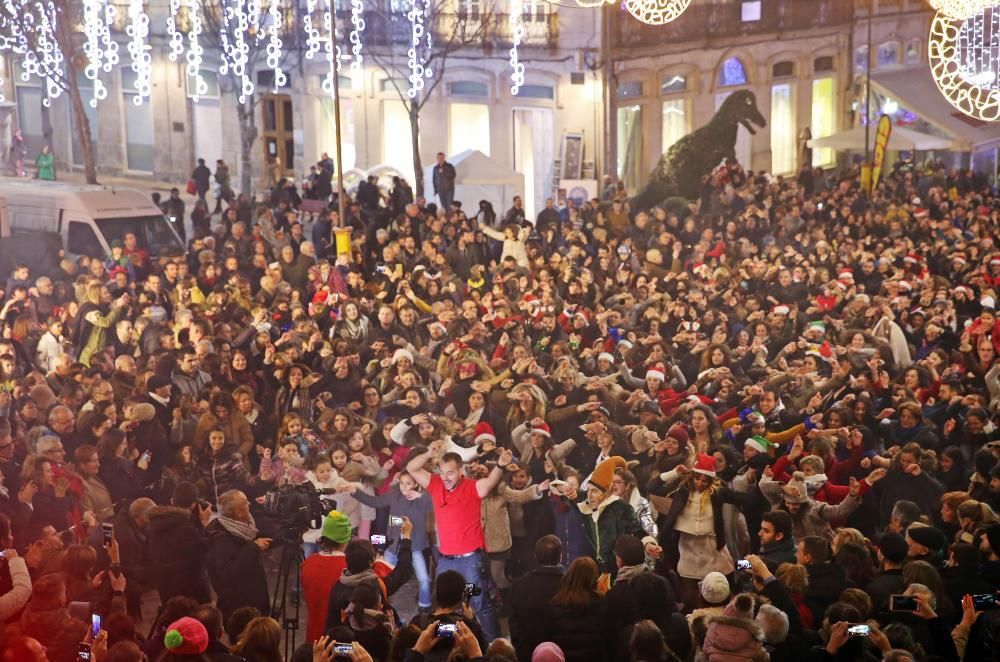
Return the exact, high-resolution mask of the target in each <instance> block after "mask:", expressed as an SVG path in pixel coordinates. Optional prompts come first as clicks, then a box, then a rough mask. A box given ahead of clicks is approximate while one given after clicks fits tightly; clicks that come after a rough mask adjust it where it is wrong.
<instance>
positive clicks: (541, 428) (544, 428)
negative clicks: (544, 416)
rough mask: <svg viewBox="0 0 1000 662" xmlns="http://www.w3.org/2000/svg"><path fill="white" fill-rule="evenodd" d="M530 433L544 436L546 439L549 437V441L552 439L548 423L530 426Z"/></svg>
mask: <svg viewBox="0 0 1000 662" xmlns="http://www.w3.org/2000/svg"><path fill="white" fill-rule="evenodd" d="M531 431H532V432H533V433H534V432H537V433H538V434H541V435H544V436H546V437H549V438H550V439H551V438H552V430H551V428H549V424H548V423H542V424H540V425H532V426H531Z"/></svg>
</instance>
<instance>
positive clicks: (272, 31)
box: [267, 0, 288, 93]
mask: <svg viewBox="0 0 1000 662" xmlns="http://www.w3.org/2000/svg"><path fill="white" fill-rule="evenodd" d="M280 2H281V0H269V2H268V9H267V13H268V17H269V18H270V25H269V26H268V35H269V37H270V39H269V40H268V42H267V66H268V68H270V69H273V70H274V92H275V93H277V92H278V90H280V89H281V88H282V87H284V86H285V85H287V84H288V78H287V77H286V76H285V72H284V71H282V70H281V53H282V49H283V48H284V44H283V43H282V41H281V27H282V23H281V6H280Z"/></svg>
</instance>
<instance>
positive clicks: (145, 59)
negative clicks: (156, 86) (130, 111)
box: [125, 0, 153, 106]
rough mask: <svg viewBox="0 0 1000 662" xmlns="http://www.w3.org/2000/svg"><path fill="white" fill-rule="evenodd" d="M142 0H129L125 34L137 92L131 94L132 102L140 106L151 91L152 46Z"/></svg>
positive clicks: (147, 19) (147, 18)
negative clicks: (127, 37) (127, 22)
mask: <svg viewBox="0 0 1000 662" xmlns="http://www.w3.org/2000/svg"><path fill="white" fill-rule="evenodd" d="M142 2H143V0H129V5H128V17H129V24H128V26H127V27H126V28H125V34H127V35H128V36H129V38H130V39H129V42H128V54H129V57H130V58H131V59H132V71H133V72H134V73H135V83H133V85H134V86H135V90H136V92H138V94H134V95H132V102H133V103H134V104H135V105H137V106H141V105H142V102H143V101H144V100H145V99H148V98H149V95H150V93H151V91H152V80H153V57H152V53H151V51H152V46H150V44H149V16H148V15H147V14H146V12H145V11H144V10H143V6H142Z"/></svg>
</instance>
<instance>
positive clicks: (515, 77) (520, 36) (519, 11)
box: [508, 0, 524, 96]
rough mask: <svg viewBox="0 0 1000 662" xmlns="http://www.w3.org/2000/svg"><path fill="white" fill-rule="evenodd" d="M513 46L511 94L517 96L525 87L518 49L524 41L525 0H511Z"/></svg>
mask: <svg viewBox="0 0 1000 662" xmlns="http://www.w3.org/2000/svg"><path fill="white" fill-rule="evenodd" d="M508 21H509V22H510V34H511V46H510V82H511V85H510V93H511V94H513V95H514V96H517V95H518V93H520V91H521V86H522V85H524V63H523V62H521V60H520V58H519V57H518V52H517V48H518V46H520V45H521V42H522V41H523V40H524V3H523V0H511V3H510V16H509V17H508Z"/></svg>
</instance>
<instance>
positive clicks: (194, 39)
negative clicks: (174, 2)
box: [186, 0, 208, 103]
mask: <svg viewBox="0 0 1000 662" xmlns="http://www.w3.org/2000/svg"><path fill="white" fill-rule="evenodd" d="M187 6H188V13H189V14H190V16H191V29H190V30H189V31H188V48H187V56H186V58H187V75H188V78H191V79H194V91H193V92H194V93H193V94H192V95H191V98H192V99H193V100H194V102H195V103H197V102H198V101H200V100H201V97H202V95H204V94H206V93H207V92H208V83H207V82H205V79H204V78H202V76H201V61H202V55H203V53H204V49H203V48H202V46H201V43H200V42H199V38H200V37H201V15H200V14H199V13H198V0H188V5H187Z"/></svg>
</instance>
